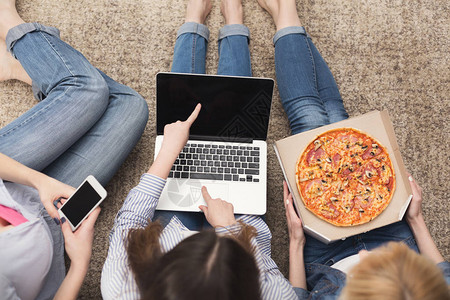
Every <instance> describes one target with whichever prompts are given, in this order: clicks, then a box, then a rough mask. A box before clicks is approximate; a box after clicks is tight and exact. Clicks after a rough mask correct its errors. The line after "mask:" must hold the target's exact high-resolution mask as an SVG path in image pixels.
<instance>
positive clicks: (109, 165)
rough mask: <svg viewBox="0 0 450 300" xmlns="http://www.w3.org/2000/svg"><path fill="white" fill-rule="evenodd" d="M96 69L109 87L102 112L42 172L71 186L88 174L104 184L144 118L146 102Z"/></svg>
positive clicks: (138, 132)
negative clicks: (107, 102) (107, 97)
mask: <svg viewBox="0 0 450 300" xmlns="http://www.w3.org/2000/svg"><path fill="white" fill-rule="evenodd" d="M98 72H99V74H101V76H102V77H103V78H104V80H105V82H106V83H107V85H108V88H109V104H108V107H107V108H106V111H105V113H104V114H103V115H102V116H101V117H100V119H99V120H98V122H97V123H95V125H94V126H92V128H91V129H90V130H89V131H88V132H87V133H85V134H84V135H83V137H81V138H80V139H79V140H78V141H76V142H75V144H73V145H72V146H71V147H70V148H69V149H68V150H67V151H66V152H64V154H62V155H61V156H60V157H58V158H57V159H56V160H55V161H54V162H52V163H51V164H50V165H49V166H48V167H47V168H45V169H44V171H43V172H44V173H46V174H47V175H49V176H51V177H53V178H56V179H58V180H60V181H62V182H65V183H67V184H70V185H72V186H75V187H76V186H78V185H79V184H81V182H82V181H83V180H84V179H85V178H86V177H87V176H88V175H94V176H95V178H97V179H98V181H99V182H100V183H101V184H103V185H106V184H107V183H108V181H109V180H110V179H111V178H112V177H113V176H114V174H115V173H116V172H117V170H118V169H119V167H120V166H121V165H122V163H123V162H124V161H125V159H126V158H127V156H128V155H129V153H130V152H131V150H132V149H133V148H134V146H135V145H136V144H137V142H138V141H139V139H140V137H141V135H142V133H143V132H144V129H145V126H146V124H147V120H148V107H147V102H146V101H145V100H144V99H143V98H142V97H141V96H140V95H139V94H138V93H137V92H135V91H134V90H133V89H131V88H130V87H128V86H125V85H123V84H120V83H117V82H116V81H114V80H113V79H111V78H110V77H108V76H107V75H106V74H105V73H103V72H102V71H100V70H98Z"/></svg>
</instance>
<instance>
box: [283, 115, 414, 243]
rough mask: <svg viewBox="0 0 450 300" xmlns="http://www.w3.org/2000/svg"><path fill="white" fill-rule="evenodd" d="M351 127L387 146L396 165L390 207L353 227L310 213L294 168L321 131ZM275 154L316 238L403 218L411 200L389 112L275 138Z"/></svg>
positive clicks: (325, 238)
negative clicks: (333, 223) (339, 224)
mask: <svg viewBox="0 0 450 300" xmlns="http://www.w3.org/2000/svg"><path fill="white" fill-rule="evenodd" d="M340 127H352V128H356V129H359V130H361V131H363V132H366V133H368V134H369V135H371V136H373V137H374V138H376V139H377V140H378V141H379V142H380V143H382V145H383V146H385V147H386V148H387V151H388V154H389V156H390V158H391V160H392V164H393V166H394V171H395V176H396V180H397V186H396V188H395V192H394V195H393V198H392V200H391V202H390V203H389V205H388V206H387V208H386V209H385V210H384V211H383V212H382V213H381V214H380V215H378V216H377V217H376V218H374V219H373V220H372V221H370V222H368V223H365V224H362V225H355V226H350V227H340V226H335V225H332V224H330V223H328V222H326V221H323V220H321V219H319V218H318V217H316V216H315V215H314V214H313V213H312V212H310V211H309V210H308V209H306V207H305V206H304V204H303V201H302V199H301V198H300V194H299V192H298V189H297V184H296V179H295V168H296V163H297V160H298V158H299V156H300V154H301V153H302V152H303V150H304V149H305V148H306V146H307V145H308V144H309V143H310V142H311V141H312V140H313V139H314V138H315V137H316V136H318V135H319V134H321V133H323V132H325V131H328V130H330V129H334V128H340ZM274 148H275V153H276V154H277V157H278V161H279V163H280V165H281V169H282V170H283V174H284V177H285V179H286V182H287V183H288V187H289V190H290V192H291V193H292V195H293V198H294V203H295V207H296V209H297V212H298V213H299V215H300V218H301V219H302V222H303V229H304V230H305V232H306V233H308V234H309V235H311V236H313V237H315V238H316V239H318V240H320V241H322V242H324V243H327V244H328V243H330V242H333V241H336V240H339V239H345V238H346V237H349V236H353V235H356V234H359V233H364V232H367V231H370V230H372V229H375V228H379V227H382V226H385V225H388V224H391V223H395V222H398V221H400V220H401V219H402V218H403V216H404V214H405V212H406V209H407V208H408V205H409V203H410V201H411V199H412V191H411V187H410V185H409V182H408V176H407V175H406V169H405V165H404V164H403V160H402V157H401V154H400V150H399V147H398V143H397V139H396V138H395V133H394V128H393V126H392V122H391V120H390V118H389V114H388V112H387V111H372V112H369V113H366V114H364V115H361V116H358V117H354V118H350V119H347V120H343V121H340V122H337V123H333V124H330V125H326V126H322V127H320V128H316V129H313V130H309V131H306V132H302V133H299V134H296V135H293V136H290V137H287V138H285V139H282V140H279V141H276V142H275V144H274Z"/></svg>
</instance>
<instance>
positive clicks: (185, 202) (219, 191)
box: [167, 179, 230, 207]
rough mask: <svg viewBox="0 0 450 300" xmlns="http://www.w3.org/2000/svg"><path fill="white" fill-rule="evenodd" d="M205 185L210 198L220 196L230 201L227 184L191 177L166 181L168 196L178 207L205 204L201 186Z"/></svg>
mask: <svg viewBox="0 0 450 300" xmlns="http://www.w3.org/2000/svg"><path fill="white" fill-rule="evenodd" d="M203 185H204V186H206V188H207V189H208V192H209V194H210V195H211V198H213V199H215V198H221V199H223V200H227V201H230V199H229V194H228V187H229V186H228V184H225V183H214V182H205V181H203V182H202V181H200V180H192V179H177V180H169V181H168V182H167V193H168V196H169V197H168V198H169V199H170V201H172V203H173V204H175V205H177V206H180V207H189V206H193V205H195V206H198V205H206V203H205V200H203V196H202V191H201V188H202V186H203Z"/></svg>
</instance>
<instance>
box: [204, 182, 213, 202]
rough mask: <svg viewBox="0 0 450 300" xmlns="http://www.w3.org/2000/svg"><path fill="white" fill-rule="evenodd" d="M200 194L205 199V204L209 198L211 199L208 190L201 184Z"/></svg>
mask: <svg viewBox="0 0 450 300" xmlns="http://www.w3.org/2000/svg"><path fill="white" fill-rule="evenodd" d="M202 196H203V199H205V202H206V204H208V202H209V200H211V199H212V198H211V196H210V195H209V193H208V190H207V189H206V186H202Z"/></svg>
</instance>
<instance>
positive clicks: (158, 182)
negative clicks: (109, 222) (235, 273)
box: [101, 174, 297, 300]
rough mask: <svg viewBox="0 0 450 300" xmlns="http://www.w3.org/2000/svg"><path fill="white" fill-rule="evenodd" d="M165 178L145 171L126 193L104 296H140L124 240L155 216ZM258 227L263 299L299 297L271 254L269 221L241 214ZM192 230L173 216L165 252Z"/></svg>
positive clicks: (113, 236)
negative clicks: (133, 186) (267, 222)
mask: <svg viewBox="0 0 450 300" xmlns="http://www.w3.org/2000/svg"><path fill="white" fill-rule="evenodd" d="M165 183H166V181H165V180H164V179H161V178H159V177H157V176H154V175H151V174H144V175H143V176H142V177H141V181H140V183H139V185H137V186H136V187H135V188H133V189H132V190H131V191H130V193H129V194H128V196H127V199H126V200H125V202H124V204H123V206H122V208H121V209H120V210H119V212H118V213H117V216H116V219H115V221H114V226H113V228H112V230H111V233H110V236H109V250H108V257H107V258H106V262H105V264H104V266H103V270H102V278H101V290H102V296H103V298H104V299H139V297H140V294H139V289H138V286H137V284H136V282H135V280H134V277H133V274H132V271H131V269H130V268H129V265H128V257H127V252H126V248H125V242H126V239H127V235H128V232H129V230H130V229H132V228H144V227H146V226H147V225H148V222H149V220H152V219H153V215H154V213H155V209H156V206H157V204H158V200H159V197H160V195H161V192H162V190H163V188H164V185H165ZM238 220H242V221H243V222H244V223H246V224H248V225H251V226H253V227H255V228H256V230H257V232H258V235H257V236H256V237H255V238H254V239H253V241H252V243H253V245H254V246H255V259H256V263H257V265H258V268H259V270H260V283H261V294H262V298H263V299H270V300H274V299H297V296H296V294H295V292H294V290H293V288H292V286H291V284H290V283H289V281H288V280H286V278H284V276H283V274H281V272H280V271H279V269H278V267H277V265H276V264H275V262H274V261H273V259H272V258H271V249H270V241H271V238H272V234H271V233H270V230H269V227H268V226H267V224H266V223H265V222H264V221H263V220H262V219H261V218H260V217H258V216H252V215H243V216H241V217H239V218H238ZM215 230H216V233H218V234H226V233H229V232H236V231H237V230H239V225H238V224H236V225H232V226H228V227H224V228H216V229H215ZM187 231H189V229H188V228H186V226H184V225H183V223H181V221H180V220H179V219H178V218H177V217H176V216H174V217H173V218H172V219H171V220H170V222H169V224H168V225H167V226H166V227H165V228H164V229H163V231H162V233H161V236H160V244H161V248H162V250H163V252H167V251H170V250H171V249H172V248H174V247H175V246H176V245H177V244H178V243H179V242H180V241H182V240H183V239H184V238H185V233H186V232H187Z"/></svg>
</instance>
